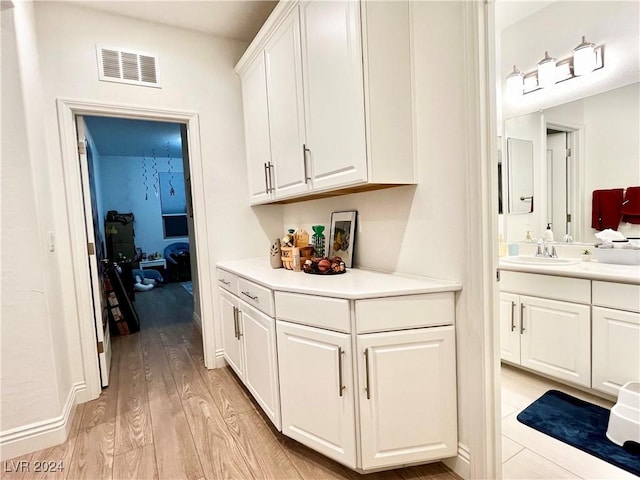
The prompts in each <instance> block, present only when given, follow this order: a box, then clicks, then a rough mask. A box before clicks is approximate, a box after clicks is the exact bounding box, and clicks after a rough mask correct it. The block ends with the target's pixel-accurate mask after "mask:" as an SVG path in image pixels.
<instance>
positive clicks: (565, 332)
mask: <svg viewBox="0 0 640 480" xmlns="http://www.w3.org/2000/svg"><path fill="white" fill-rule="evenodd" d="M520 302H522V318H521V321H522V330H523V331H522V336H521V347H520V348H521V354H520V360H521V365H522V366H523V367H527V368H530V369H532V370H536V371H539V372H542V373H545V374H547V375H551V376H554V377H557V378H561V379H563V380H566V381H568V382H573V383H576V384H578V385H583V386H585V387H591V308H590V307H589V306H588V305H578V304H576V303H569V302H559V301H556V300H546V299H542V298H536V297H526V296H520Z"/></svg>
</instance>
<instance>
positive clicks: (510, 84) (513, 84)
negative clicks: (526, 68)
mask: <svg viewBox="0 0 640 480" xmlns="http://www.w3.org/2000/svg"><path fill="white" fill-rule="evenodd" d="M523 89H524V76H523V75H522V73H521V72H520V70H518V69H517V68H516V66H515V65H514V66H513V72H511V73H510V74H509V75H507V91H508V92H509V95H511V96H513V97H518V96H520V95H522V91H523Z"/></svg>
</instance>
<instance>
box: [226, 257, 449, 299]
mask: <svg viewBox="0 0 640 480" xmlns="http://www.w3.org/2000/svg"><path fill="white" fill-rule="evenodd" d="M217 266H218V267H219V268H222V269H224V270H226V271H228V272H231V273H235V274H237V275H240V276H242V277H244V278H246V279H249V280H251V281H253V282H255V283H258V284H260V285H263V286H265V287H267V288H270V289H272V290H280V291H286V292H294V293H305V294H310V295H319V296H323V297H335V298H346V299H349V300H357V299H363V298H378V297H393V296H397V295H414V294H420V293H436V292H454V291H458V290H461V289H462V285H461V284H460V283H456V282H450V281H447V280H439V279H436V278H428V277H417V276H411V275H403V274H398V273H383V272H377V271H372V270H365V269H361V268H349V269H347V273H344V274H340V275H312V274H308V273H304V272H293V271H291V270H285V269H284V268H271V265H270V264H269V259H268V258H248V259H243V260H231V261H226V262H220V263H218V265H217Z"/></svg>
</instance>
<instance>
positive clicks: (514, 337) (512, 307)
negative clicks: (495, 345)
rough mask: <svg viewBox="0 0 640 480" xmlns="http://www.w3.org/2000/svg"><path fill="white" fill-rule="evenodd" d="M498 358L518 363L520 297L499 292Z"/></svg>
mask: <svg viewBox="0 0 640 480" xmlns="http://www.w3.org/2000/svg"><path fill="white" fill-rule="evenodd" d="M500 358H501V359H502V360H506V361H507V362H511V363H515V364H517V365H520V297H518V295H514V294H512V293H500Z"/></svg>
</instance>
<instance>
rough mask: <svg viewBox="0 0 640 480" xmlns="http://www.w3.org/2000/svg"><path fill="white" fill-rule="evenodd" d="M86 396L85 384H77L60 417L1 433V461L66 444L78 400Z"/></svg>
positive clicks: (70, 393)
mask: <svg viewBox="0 0 640 480" xmlns="http://www.w3.org/2000/svg"><path fill="white" fill-rule="evenodd" d="M86 394H87V387H86V385H85V383H84V382H79V383H75V384H73V385H72V386H71V388H70V389H69V394H68V395H67V400H66V402H65V404H64V407H63V410H62V413H61V414H60V415H59V416H57V417H54V418H50V419H47V420H42V421H40V422H35V423H31V424H29V425H22V426H20V427H16V428H12V429H9V430H5V431H3V432H0V461H4V460H8V459H10V458H14V457H18V456H20V455H25V454H27V453H31V452H35V451H37V450H42V449H44V448H49V447H53V446H54V445H59V444H61V443H64V442H66V440H67V437H68V436H69V429H70V428H71V422H72V421H73V417H74V415H75V414H76V405H77V404H78V400H79V399H80V398H83V397H85V396H86Z"/></svg>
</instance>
